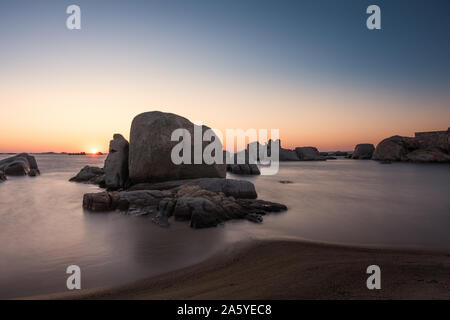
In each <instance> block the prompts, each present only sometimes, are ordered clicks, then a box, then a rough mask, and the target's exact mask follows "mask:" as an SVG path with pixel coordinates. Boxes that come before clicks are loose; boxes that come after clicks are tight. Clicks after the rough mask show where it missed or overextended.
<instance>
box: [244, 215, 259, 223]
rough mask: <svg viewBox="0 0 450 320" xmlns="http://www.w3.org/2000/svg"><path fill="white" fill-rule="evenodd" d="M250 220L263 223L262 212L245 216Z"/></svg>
mask: <svg viewBox="0 0 450 320" xmlns="http://www.w3.org/2000/svg"><path fill="white" fill-rule="evenodd" d="M244 218H245V219H247V220H248V221H251V222H254V223H262V222H263V217H262V216H261V215H260V214H256V213H249V214H247V215H246V216H245V217H244Z"/></svg>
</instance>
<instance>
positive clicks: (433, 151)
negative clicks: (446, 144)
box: [406, 148, 450, 162]
mask: <svg viewBox="0 0 450 320" xmlns="http://www.w3.org/2000/svg"><path fill="white" fill-rule="evenodd" d="M406 159H407V161H411V162H450V155H448V154H446V153H444V152H443V151H442V150H441V149H438V148H428V149H417V150H414V151H412V152H410V153H408V154H407V155H406Z"/></svg>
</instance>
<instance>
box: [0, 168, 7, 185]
mask: <svg viewBox="0 0 450 320" xmlns="http://www.w3.org/2000/svg"><path fill="white" fill-rule="evenodd" d="M6 180H7V178H6V176H5V173H4V172H3V171H0V182H3V181H6Z"/></svg>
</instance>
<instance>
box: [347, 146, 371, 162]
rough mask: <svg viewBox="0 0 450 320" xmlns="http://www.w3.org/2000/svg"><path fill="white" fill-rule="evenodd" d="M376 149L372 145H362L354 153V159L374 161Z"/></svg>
mask: <svg viewBox="0 0 450 320" xmlns="http://www.w3.org/2000/svg"><path fill="white" fill-rule="evenodd" d="M374 150H375V147H374V146H373V144H371V143H361V144H358V145H356V147H355V151H353V154H352V159H359V160H368V159H372V155H373V152H374Z"/></svg>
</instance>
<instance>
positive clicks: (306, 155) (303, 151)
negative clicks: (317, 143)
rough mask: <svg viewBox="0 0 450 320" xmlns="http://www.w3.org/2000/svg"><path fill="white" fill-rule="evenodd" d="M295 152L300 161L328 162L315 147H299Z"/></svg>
mask: <svg viewBox="0 0 450 320" xmlns="http://www.w3.org/2000/svg"><path fill="white" fill-rule="evenodd" d="M295 152H296V153H297V156H298V158H299V159H300V161H315V160H326V158H325V157H324V156H321V155H320V153H319V150H317V148H315V147H297V148H295Z"/></svg>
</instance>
